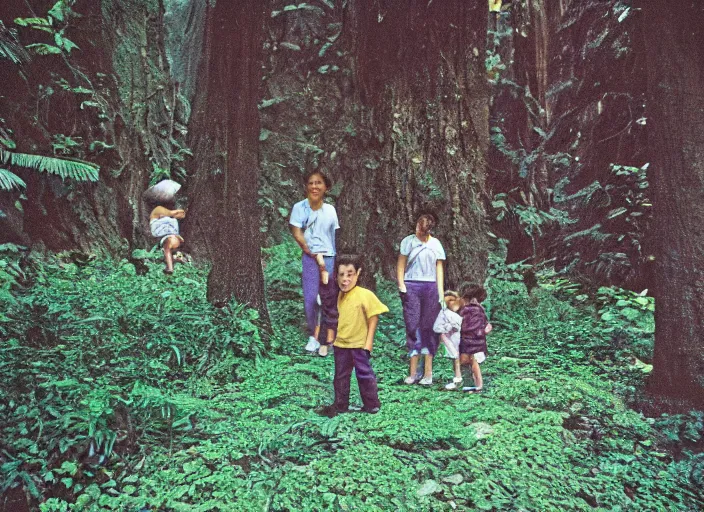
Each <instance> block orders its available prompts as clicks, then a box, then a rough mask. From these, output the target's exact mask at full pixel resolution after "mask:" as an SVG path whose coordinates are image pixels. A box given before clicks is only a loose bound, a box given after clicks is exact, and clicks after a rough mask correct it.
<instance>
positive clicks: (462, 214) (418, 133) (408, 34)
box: [338, 0, 489, 287]
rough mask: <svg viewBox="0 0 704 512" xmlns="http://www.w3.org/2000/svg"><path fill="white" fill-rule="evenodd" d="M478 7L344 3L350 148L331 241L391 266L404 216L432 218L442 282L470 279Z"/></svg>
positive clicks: (480, 221) (479, 233)
mask: <svg viewBox="0 0 704 512" xmlns="http://www.w3.org/2000/svg"><path fill="white" fill-rule="evenodd" d="M487 11H488V7H487V4H486V3H485V2H466V1H462V0H451V1H445V2H426V1H411V2H391V1H388V2H377V3H374V5H373V6H370V5H369V4H367V3H365V2H361V1H359V0H353V1H351V2H349V4H348V7H347V12H346V17H345V20H344V31H345V34H346V37H347V40H348V42H349V44H350V46H351V48H352V59H353V62H352V68H353V84H354V85H353V90H352V94H351V95H350V96H349V109H348V110H354V109H359V105H361V109H360V110H359V114H358V116H357V119H358V120H359V121H358V125H357V126H355V127H353V129H354V130H355V131H356V132H357V144H358V147H357V148H354V150H353V151H349V152H348V153H346V155H344V157H343V158H344V161H343V163H342V169H341V172H342V174H343V180H344V187H343V190H342V192H341V194H340V197H339V201H338V209H339V212H340V216H341V224H342V233H341V236H340V247H341V248H343V250H354V251H355V252H361V253H363V254H365V255H370V258H373V261H372V262H371V263H372V268H373V269H377V270H378V269H383V270H385V271H386V273H387V274H388V273H391V274H392V272H390V270H391V268H392V267H393V263H394V262H395V259H396V254H397V253H398V244H399V242H400V240H401V239H402V238H403V237H404V236H406V235H408V234H409V233H412V232H413V231H414V225H413V219H414V215H415V213H416V212H417V211H418V210H419V209H421V208H423V207H430V208H432V209H434V210H435V211H437V212H438V214H439V216H440V223H439V226H437V228H436V229H435V234H436V235H437V236H438V238H439V239H440V240H441V241H442V243H443V245H444V246H445V249H446V251H447V253H448V262H449V266H448V271H447V272H446V287H449V286H458V285H459V284H460V283H461V282H462V281H463V280H465V279H472V280H477V281H480V282H481V281H482V280H483V279H484V276H485V271H486V262H487V253H488V242H487V236H486V227H485V222H484V215H485V214H484V206H483V201H484V196H483V194H484V175H485V165H486V153H487V149H488V140H489V134H488V87H487V84H486V73H485V67H484V56H485V48H486V30H487V19H488V12H487Z"/></svg>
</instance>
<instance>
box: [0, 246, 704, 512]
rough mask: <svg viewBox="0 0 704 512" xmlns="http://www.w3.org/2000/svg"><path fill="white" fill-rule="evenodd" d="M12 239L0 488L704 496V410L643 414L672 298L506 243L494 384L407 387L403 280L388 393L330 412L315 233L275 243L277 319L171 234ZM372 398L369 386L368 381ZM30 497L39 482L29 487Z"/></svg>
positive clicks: (125, 504) (564, 501) (126, 493)
mask: <svg viewBox="0 0 704 512" xmlns="http://www.w3.org/2000/svg"><path fill="white" fill-rule="evenodd" d="M2 249H3V252H2V257H1V258H0V262H1V264H0V279H1V281H0V285H1V286H0V306H1V307H0V338H1V339H2V345H0V381H1V382H2V383H3V384H2V387H3V391H2V394H1V397H0V416H2V418H3V421H2V422H1V424H0V439H1V441H0V464H1V465H0V485H1V487H0V495H2V496H3V499H4V503H3V507H5V510H20V509H19V508H17V509H12V508H8V507H11V505H12V503H13V502H12V501H11V500H13V499H14V500H15V503H19V502H21V501H23V500H24V495H25V493H26V494H27V495H28V496H29V497H30V500H31V502H32V504H33V506H34V507H36V508H38V509H39V510H41V511H43V512H63V511H69V510H120V511H121V510H129V511H137V510H153V511H156V510H162V511H166V510H169V511H172V510H173V511H209V510H237V511H246V510H252V511H255V510H256V511H260V510H365V511H368V510H379V511H382V510H409V511H412V510H454V509H459V510H469V509H477V510H536V511H548V510H697V509H701V507H704V493H703V492H702V488H703V487H704V458H703V456H702V448H703V446H704V440H703V439H704V424H703V421H704V414H702V413H701V412H691V413H690V414H684V415H661V416H658V417H652V418H651V417H646V416H645V415H644V414H643V413H640V412H637V410H636V406H637V404H639V402H640V399H641V390H642V388H643V384H644V380H645V378H646V376H647V374H648V372H649V371H650V370H651V367H650V365H649V361H650V358H651V357H652V343H653V332H654V321H653V309H654V305H653V299H652V298H649V297H646V296H645V295H644V294H643V295H639V294H635V293H632V292H626V291H623V290H620V289H615V288H602V289H600V290H599V292H598V293H597V294H590V293H587V292H586V291H584V290H581V289H580V288H579V286H578V285H576V284H574V283H571V282H570V281H568V280H567V279H565V278H563V277H561V276H560V275H557V274H555V272H554V271H551V270H550V269H547V268H546V269H543V270H541V271H540V272H539V273H538V286H537V287H536V288H535V289H533V290H532V293H531V294H530V295H529V294H528V293H527V292H526V288H525V286H524V284H523V283H522V281H521V280H520V276H521V273H520V268H519V265H509V266H507V265H505V264H503V263H502V262H501V258H498V257H497V258H495V259H494V260H493V263H492V265H491V267H490V275H491V277H490V279H489V281H488V286H489V292H490V295H489V299H488V302H487V306H488V310H489V311H490V316H491V318H492V323H493V324H494V326H495V327H496V328H495V330H494V332H493V333H492V334H491V336H490V338H489V349H490V354H489V357H488V359H487V361H486V363H484V365H483V372H484V374H485V386H486V389H485V391H484V393H482V394H480V395H466V394H462V393H457V392H448V391H444V390H443V389H442V386H443V384H444V383H445V382H447V381H448V380H449V379H450V378H451V376H452V372H451V364H450V362H449V360H446V359H444V358H440V357H438V358H437V361H436V364H435V376H434V380H435V383H434V385H433V386H432V389H428V388H422V387H419V386H405V385H403V384H402V379H403V377H404V376H405V373H404V372H405V371H406V360H405V357H404V350H403V344H404V339H405V334H404V329H403V319H402V315H401V308H400V301H399V300H398V298H397V296H396V294H395V287H394V285H393V284H392V283H389V282H387V281H385V280H383V279H379V280H378V290H377V293H378V295H379V297H380V298H381V299H382V301H383V302H385V303H386V304H388V305H389V307H390V309H391V313H390V314H388V315H384V316H383V317H382V319H381V321H380V324H379V329H378V334H377V338H376V343H375V349H374V357H373V366H374V369H375V371H376V373H377V376H378V379H379V392H380V398H381V402H382V409H381V411H380V412H379V413H378V414H376V415H366V414H362V413H351V414H343V415H338V416H337V417H334V418H331V419H330V418H325V417H321V416H318V415H316V414H315V408H317V407H319V406H321V405H324V404H328V403H330V402H331V401H332V376H333V360H332V357H327V358H320V357H317V356H316V357H313V356H308V355H304V354H303V344H304V341H305V337H304V335H303V334H302V331H301V330H300V326H301V323H302V318H303V311H302V301H301V298H300V291H299V283H300V281H299V279H300V277H299V272H300V270H299V265H300V263H299V258H298V254H299V253H298V249H297V247H296V246H294V245H292V244H284V245H279V246H275V247H274V248H271V249H267V250H266V260H267V266H266V272H265V276H266V282H267V294H268V299H269V302H268V307H269V311H270V316H271V319H272V322H273V324H274V325H273V330H272V332H263V331H262V330H260V328H259V324H258V321H257V313H256V312H255V311H253V310H250V309H247V308H245V307H243V306H240V305H237V304H234V303H232V304H230V305H229V306H228V307H226V308H223V309H215V308H213V307H212V306H211V305H210V304H209V303H208V302H207V301H206V298H205V294H206V283H205V281H206V275H207V270H208V269H207V268H202V267H199V266H194V265H189V264H187V265H179V266H178V267H177V268H176V272H175V274H174V275H173V276H171V277H170V278H166V277H164V275H163V273H162V272H161V268H162V264H161V263H160V262H159V261H158V255H157V254H155V253H154V252H145V251H139V252H138V253H135V254H134V255H133V258H132V259H131V260H129V261H128V260H122V261H113V260H107V259H99V258H85V257H84V258H78V257H77V256H76V254H75V253H59V254H58V255H54V256H39V255H35V254H30V255H24V256H21V254H22V251H21V250H20V249H18V248H17V247H15V246H3V247H2ZM351 396H352V398H353V401H354V400H357V401H359V395H358V392H357V389H356V384H355V382H354V379H353V383H352V395H351ZM20 498H21V499H20Z"/></svg>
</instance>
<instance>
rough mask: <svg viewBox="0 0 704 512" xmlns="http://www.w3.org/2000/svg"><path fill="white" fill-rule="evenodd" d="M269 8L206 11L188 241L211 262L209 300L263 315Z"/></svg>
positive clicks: (252, 2)
mask: <svg viewBox="0 0 704 512" xmlns="http://www.w3.org/2000/svg"><path fill="white" fill-rule="evenodd" d="M265 8H266V2H261V0H238V1H225V0H219V1H218V2H216V4H215V6H214V7H208V10H207V14H206V27H207V28H206V36H205V44H204V53H203V57H202V60H201V66H200V72H199V82H198V86H197V92H196V99H195V104H194V107H195V108H194V113H193V115H194V119H193V125H192V129H191V130H192V131H191V146H192V147H193V148H194V152H195V157H194V160H193V164H194V169H195V176H194V178H193V181H192V182H191V183H190V185H189V198H190V199H191V203H190V211H189V213H188V217H190V218H191V219H192V220H191V223H190V224H189V225H188V231H187V233H186V235H187V237H188V238H187V239H188V240H189V241H190V242H192V243H193V244H194V246H195V247H196V248H198V251H197V255H201V256H205V257H207V258H208V259H209V260H210V261H211V262H212V265H213V266H212V270H211V272H210V275H209V277H208V300H210V301H211V302H213V303H215V304H225V303H227V302H228V301H229V300H230V299H231V298H235V299H236V300H237V301H238V302H240V303H243V304H249V305H250V306H252V307H254V308H256V309H258V310H259V312H260V314H261V315H263V317H264V318H267V316H266V303H265V300H264V280H263V273H262V266H261V241H260V239H261V236H260V230H259V226H260V215H259V206H258V204H257V199H258V190H259V151H258V149H259V113H258V110H257V103H258V100H259V96H260V95H259V93H260V84H261V66H262V55H261V52H262V37H263V22H264V12H265Z"/></svg>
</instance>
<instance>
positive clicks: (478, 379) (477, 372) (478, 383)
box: [472, 357, 484, 391]
mask: <svg viewBox="0 0 704 512" xmlns="http://www.w3.org/2000/svg"><path fill="white" fill-rule="evenodd" d="M472 378H473V379H474V387H476V388H477V391H479V390H480V389H482V387H484V381H483V380H482V370H481V369H480V368H479V363H478V362H477V358H476V357H473V358H472Z"/></svg>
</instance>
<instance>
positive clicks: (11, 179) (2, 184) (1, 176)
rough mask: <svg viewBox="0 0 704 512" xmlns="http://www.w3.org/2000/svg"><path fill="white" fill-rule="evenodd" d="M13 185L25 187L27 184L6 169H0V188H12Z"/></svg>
mask: <svg viewBox="0 0 704 512" xmlns="http://www.w3.org/2000/svg"><path fill="white" fill-rule="evenodd" d="M14 187H17V188H26V187H27V184H26V183H25V182H24V181H22V178H20V177H19V176H17V175H16V174H14V173H12V172H10V171H8V170H7V169H0V190H12V189H13V188H14Z"/></svg>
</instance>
